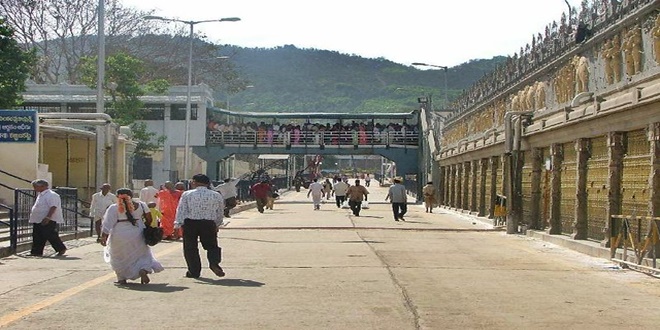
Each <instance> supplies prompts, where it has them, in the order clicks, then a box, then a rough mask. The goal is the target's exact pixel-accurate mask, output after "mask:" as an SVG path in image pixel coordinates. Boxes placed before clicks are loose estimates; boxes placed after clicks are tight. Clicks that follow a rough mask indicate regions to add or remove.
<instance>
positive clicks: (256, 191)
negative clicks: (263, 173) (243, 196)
mask: <svg viewBox="0 0 660 330" xmlns="http://www.w3.org/2000/svg"><path fill="white" fill-rule="evenodd" d="M250 191H251V192H252V196H254V200H255V201H256V202H257V210H258V211H259V213H264V207H265V206H266V204H267V203H268V194H270V185H269V184H268V179H263V180H261V182H259V183H257V184H255V185H253V186H252V188H250Z"/></svg>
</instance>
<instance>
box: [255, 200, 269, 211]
mask: <svg viewBox="0 0 660 330" xmlns="http://www.w3.org/2000/svg"><path fill="white" fill-rule="evenodd" d="M255 200H256V202H257V210H258V211H259V213H264V207H265V206H266V204H268V198H266V197H264V198H255Z"/></svg>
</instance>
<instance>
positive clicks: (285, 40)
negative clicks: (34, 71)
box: [122, 0, 581, 67]
mask: <svg viewBox="0 0 660 330" xmlns="http://www.w3.org/2000/svg"><path fill="white" fill-rule="evenodd" d="M568 2H569V3H570V4H571V5H572V6H574V7H576V8H579V5H580V2H581V1H580V0H568ZM122 3H123V4H124V5H125V6H129V7H134V8H138V9H142V10H151V9H153V10H155V12H154V15H158V16H163V17H168V18H177V19H181V20H186V21H200V20H207V19H220V18H223V17H239V18H240V19H241V21H239V22H222V23H203V24H197V25H195V32H199V33H201V34H204V35H206V37H207V40H208V41H210V42H213V43H216V44H229V45H235V46H241V47H260V48H272V47H277V46H283V45H294V46H296V47H298V48H314V49H322V50H330V51H337V52H339V53H342V54H348V55H359V56H361V57H365V58H385V59H387V60H390V61H393V62H396V63H401V64H404V65H411V64H412V63H413V62H422V63H428V64H433V65H439V66H449V67H452V66H456V65H459V64H461V63H465V62H468V61H470V60H473V59H484V58H486V59H488V58H492V57H493V56H498V55H503V56H507V55H513V54H514V53H516V52H518V51H519V50H520V48H521V47H524V46H525V45H526V44H527V43H531V41H532V35H536V34H537V33H539V32H540V33H543V32H544V30H545V26H546V25H547V24H549V23H552V21H554V20H556V21H557V22H559V20H560V18H561V15H562V13H567V12H568V6H567V5H566V2H565V1H564V0H454V1H449V0H405V1H399V0H380V1H379V0H333V1H327V0H326V1H319V0H317V1H314V0H234V1H218V0H185V1H182V0H122ZM170 24H179V23H170Z"/></svg>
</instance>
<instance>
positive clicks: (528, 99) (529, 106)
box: [523, 85, 534, 110]
mask: <svg viewBox="0 0 660 330" xmlns="http://www.w3.org/2000/svg"><path fill="white" fill-rule="evenodd" d="M523 95H524V97H523V99H524V100H525V106H524V109H523V110H534V90H533V86H532V85H527V86H526V87H525V89H523Z"/></svg>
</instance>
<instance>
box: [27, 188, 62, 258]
mask: <svg viewBox="0 0 660 330" xmlns="http://www.w3.org/2000/svg"><path fill="white" fill-rule="evenodd" d="M32 187H33V188H34V191H35V192H36V193H37V199H36V200H35V201H34V205H33V206H32V210H31V211H30V219H29V223H31V224H33V225H32V249H31V251H30V255H31V256H39V257H40V256H43V254H44V247H45V246H46V242H50V245H52V246H53V249H55V251H57V255H58V256H62V255H64V254H65V253H66V246H64V243H62V239H60V235H59V233H58V228H57V227H58V224H59V223H63V222H64V216H63V214H62V200H61V199H60V195H58V194H57V193H55V192H54V191H52V190H50V189H49V188H48V181H46V180H34V181H32Z"/></svg>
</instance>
